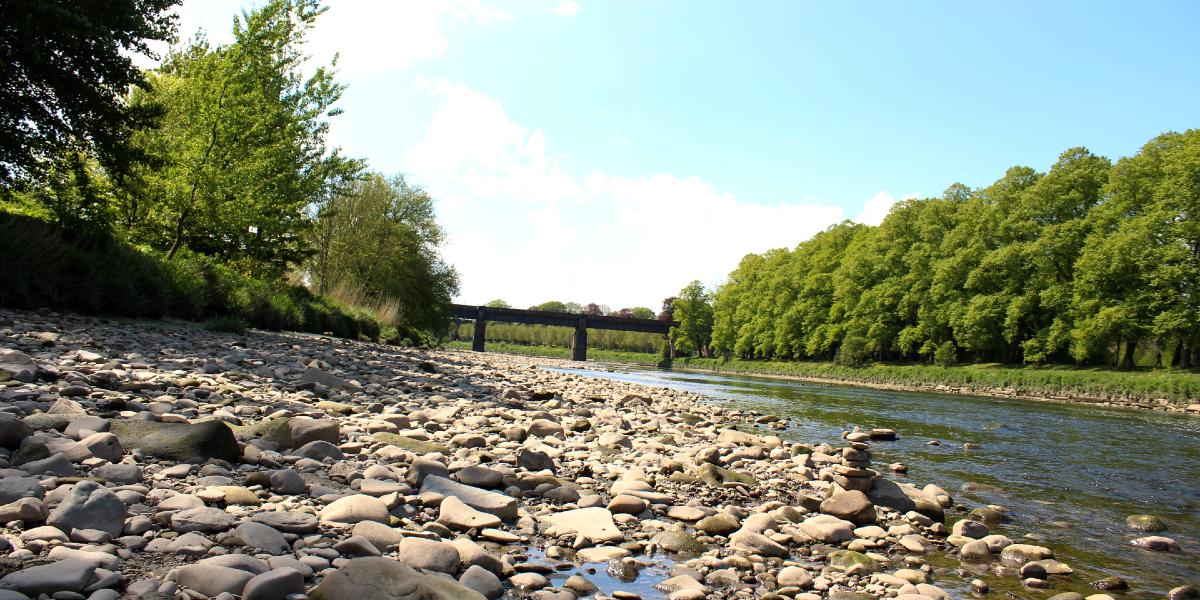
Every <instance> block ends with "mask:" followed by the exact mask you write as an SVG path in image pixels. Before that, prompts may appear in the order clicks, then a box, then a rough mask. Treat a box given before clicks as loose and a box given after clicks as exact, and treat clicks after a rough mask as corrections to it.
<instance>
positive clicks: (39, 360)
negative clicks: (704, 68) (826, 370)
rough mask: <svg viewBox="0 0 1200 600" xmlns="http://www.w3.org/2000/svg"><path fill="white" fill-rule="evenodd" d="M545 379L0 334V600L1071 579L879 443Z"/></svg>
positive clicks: (997, 514) (376, 353) (625, 591)
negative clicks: (790, 433)
mask: <svg viewBox="0 0 1200 600" xmlns="http://www.w3.org/2000/svg"><path fill="white" fill-rule="evenodd" d="M541 362H546V361H543V360H538V361H535V360H531V359H526V358H521V357H513V356H505V355H496V354H469V353H458V352H438V351H428V350H420V349H411V348H400V347H394V346H385V345H379V344H373V343H365V342H352V341H347V340H341V339H336V338H330V337H324V336H314V335H303V334H289V333H273V332H259V331H252V332H250V333H249V334H247V335H234V334H225V333H217V332H210V331H204V330H202V329H200V328H198V327H197V326H196V325H194V324H190V323H172V322H159V321H124V320H122V321H117V320H105V319H94V318H86V317H78V316H72V315H63V314H57V313H51V312H45V311H42V312H36V313H35V312H18V311H0V517H2V518H0V523H2V524H3V529H0V556H3V558H2V559H0V600H9V599H13V600H17V599H20V598H36V597H39V596H41V595H45V596H47V597H53V598H56V599H59V600H77V599H83V598H90V599H93V600H108V599H115V598H118V597H122V596H125V597H146V598H190V599H196V600H199V599H202V598H232V597H244V598H253V599H255V600H283V599H287V600H300V599H302V598H304V597H312V598H326V599H341V598H346V599H351V598H352V599H353V600H369V599H374V598H412V599H414V600H415V599H417V598H422V599H443V598H445V599H451V598H488V599H495V598H500V597H509V598H524V597H529V598H543V599H563V600H570V599H573V598H609V597H611V598H637V597H639V596H640V597H651V596H653V597H663V598H669V599H672V600H684V599H691V598H759V599H764V600H767V599H780V598H791V599H796V600H819V599H822V598H829V599H835V600H868V599H870V598H884V597H887V598H900V599H902V600H920V599H922V598H925V599H937V600H941V599H944V598H949V597H951V594H950V593H949V592H947V591H946V590H945V589H944V588H943V587H941V586H939V583H940V579H941V578H944V577H947V576H953V577H958V578H960V579H965V580H972V579H973V578H975V577H976V576H977V573H979V572H980V569H981V568H982V569H984V571H985V572H987V573H989V574H991V575H993V576H998V577H1006V578H1011V579H1013V580H1014V581H1019V582H1020V585H1021V586H1023V587H1024V588H1025V589H1026V590H1028V591H1030V593H1031V594H1032V592H1033V590H1037V591H1038V592H1037V594H1038V595H1037V596H1036V597H1052V595H1053V593H1054V588H1055V586H1060V585H1062V584H1064V583H1067V582H1072V579H1071V578H1072V572H1073V569H1072V568H1071V566H1069V565H1067V564H1064V563H1062V562H1059V561H1057V560H1055V558H1054V555H1053V552H1051V551H1050V550H1049V549H1048V548H1046V547H1043V546H1040V545H1036V541H1032V540H1013V539H1009V538H1007V537H1005V536H1003V535H998V534H993V533H992V531H991V529H990V528H989V522H994V520H995V519H999V518H1003V516H1004V515H1003V513H1004V509H1003V507H993V508H992V509H987V510H976V511H974V512H972V513H971V514H970V515H964V514H961V513H959V511H958V510H956V509H957V508H958V507H957V506H956V504H955V501H954V499H953V498H952V497H951V495H950V494H948V493H947V492H946V491H945V490H943V489H941V488H940V487H938V486H937V485H936V484H934V483H932V482H929V483H927V484H926V485H924V486H922V487H917V486H914V485H911V484H907V483H898V482H895V481H893V480H891V479H889V478H888V477H887V476H886V475H885V474H884V473H883V472H885V471H887V470H888V465H886V464H885V465H884V468H882V469H877V468H876V466H875V463H874V462H873V455H872V446H873V445H877V444H886V443H888V441H890V440H894V439H895V438H896V433H895V432H894V431H891V430H889V429H885V428H882V427H886V424H879V425H881V428H878V429H869V430H861V431H860V430H855V431H847V432H846V434H845V436H844V439H843V443H841V444H839V445H837V446H834V445H830V444H819V445H812V444H804V443H794V442H789V441H784V440H783V439H781V438H780V437H778V436H775V435H771V433H770V432H771V431H772V430H773V429H778V428H782V426H783V425H784V423H783V422H782V420H781V419H780V418H778V417H774V416H771V415H764V414H759V413H756V412H753V411H749V410H740V409H732V408H727V407H722V406H720V405H718V404H716V403H714V402H712V401H711V400H710V399H707V398H704V397H702V396H699V395H697V394H692V393H687V392H682V391H676V390H670V389H663V388H653V387H647V386H641V385H637V384H632V383H623V382H616V381H606V380H599V379H592V378H586V377H580V376H576V375H571V374H564V373H560V372H554V371H548V370H546V369H542V368H539V367H538V364H539V363H541ZM892 469H893V470H896V471H899V469H898V468H896V466H893V467H892ZM1160 525H1161V523H1159V522H1158V521H1157V517H1154V516H1152V515H1133V516H1131V517H1130V522H1129V527H1130V529H1131V530H1135V531H1139V532H1145V533H1142V534H1140V535H1142V536H1143V537H1139V538H1138V539H1136V540H1133V542H1131V543H1132V544H1133V545H1135V546H1137V547H1139V548H1143V549H1145V551H1146V552H1180V551H1181V549H1180V547H1179V544H1177V543H1176V542H1175V541H1174V540H1172V539H1171V538H1169V537H1165V536H1166V535H1169V532H1162V528H1161V527H1160ZM1026 542H1030V543H1026ZM1186 550H1187V549H1186V548H1185V549H1183V550H1182V551H1186ZM935 557H944V558H948V559H951V560H953V561H955V562H961V564H962V565H963V566H962V568H959V569H957V570H950V571H949V575H948V573H947V570H946V569H935V568H934V563H935V562H936V561H935ZM651 563H654V564H655V565H659V566H661V565H666V566H665V567H663V569H665V572H662V570H663V569H651V568H649V567H650V566H651ZM602 575H603V577H602ZM614 580H615V581H616V585H617V587H613V586H612V585H611V582H612V581H614ZM625 583H627V584H629V587H628V588H623V587H621V584H625ZM1074 583H1078V582H1074ZM1122 583H1123V580H1122V581H1098V582H1095V586H1094V587H1095V588H1096V589H1097V593H1095V594H1093V595H1091V596H1086V598H1088V599H1090V600H1107V599H1108V598H1109V597H1110V596H1109V595H1108V594H1109V592H1113V593H1120V592H1119V590H1121V589H1122V588H1121V585H1122ZM601 584H603V585H604V586H606V587H605V588H604V589H601V587H600V586H601ZM971 587H972V588H973V589H974V590H976V592H977V593H981V594H984V593H986V589H987V584H986V583H985V582H983V581H981V580H976V581H973V582H972V584H971ZM1074 587H1080V586H1078V585H1075V586H1074ZM635 589H636V590H638V591H633V590H635ZM648 590H649V591H648ZM651 591H652V592H653V594H651ZM991 595H993V596H996V597H999V596H1000V595H999V594H998V593H992V594H991ZM1067 596H1070V597H1071V598H1076V597H1078V598H1084V596H1082V595H1079V594H1075V593H1064V594H1059V595H1058V596H1053V597H1055V598H1057V600H1070V599H1069V598H1067ZM1171 596H1172V598H1173V600H1185V599H1188V598H1196V597H1197V594H1196V592H1195V590H1194V589H1192V588H1189V587H1180V588H1177V589H1175V590H1172V591H1171Z"/></svg>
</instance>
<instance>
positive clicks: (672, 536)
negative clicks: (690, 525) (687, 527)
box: [654, 529, 708, 554]
mask: <svg viewBox="0 0 1200 600" xmlns="http://www.w3.org/2000/svg"><path fill="white" fill-rule="evenodd" d="M654 543H656V544H658V547H659V548H662V549H663V550H666V551H667V552H678V553H680V554H703V553H704V552H708V546H706V545H704V544H702V543H700V542H699V541H697V540H696V536H694V535H692V534H690V533H688V532H686V531H680V530H678V529H668V530H666V531H663V532H662V533H660V534H658V535H656V536H654Z"/></svg>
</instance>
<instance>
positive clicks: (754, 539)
mask: <svg viewBox="0 0 1200 600" xmlns="http://www.w3.org/2000/svg"><path fill="white" fill-rule="evenodd" d="M729 542H730V545H731V546H732V547H733V548H734V549H735V550H744V551H746V552H749V553H750V554H752V555H758V556H778V557H787V556H788V549H787V548H785V547H783V546H782V545H780V544H779V543H777V542H775V541H773V540H771V538H769V537H767V536H765V535H763V534H761V533H755V532H753V531H747V530H746V529H744V528H743V529H741V530H739V531H738V532H737V533H734V534H733V535H731V536H729Z"/></svg>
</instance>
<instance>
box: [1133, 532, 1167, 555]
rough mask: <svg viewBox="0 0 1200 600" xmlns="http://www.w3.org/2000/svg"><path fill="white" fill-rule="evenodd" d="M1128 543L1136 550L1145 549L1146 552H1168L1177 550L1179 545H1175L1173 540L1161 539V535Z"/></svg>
mask: <svg viewBox="0 0 1200 600" xmlns="http://www.w3.org/2000/svg"><path fill="white" fill-rule="evenodd" d="M1129 543H1130V544H1133V545H1134V546H1137V547H1138V548H1145V549H1146V550H1154V551H1156V552H1170V551H1173V550H1179V544H1177V543H1175V540H1173V539H1171V538H1169V537H1163V536H1161V535H1151V536H1147V537H1140V538H1137V539H1136V540H1133V541H1131V542H1129Z"/></svg>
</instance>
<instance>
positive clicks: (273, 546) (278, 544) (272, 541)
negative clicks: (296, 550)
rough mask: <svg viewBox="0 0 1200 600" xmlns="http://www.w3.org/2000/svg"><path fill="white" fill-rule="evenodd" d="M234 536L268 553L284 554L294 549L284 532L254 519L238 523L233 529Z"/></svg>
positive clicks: (248, 546)
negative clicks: (285, 537)
mask: <svg viewBox="0 0 1200 600" xmlns="http://www.w3.org/2000/svg"><path fill="white" fill-rule="evenodd" d="M233 536H234V537H236V538H237V539H238V540H240V541H241V542H242V545H244V546H246V547H247V548H251V549H258V550H261V551H263V552H266V553H267V554H284V553H286V552H291V550H292V546H291V544H288V542H287V540H286V539H284V537H283V534H282V533H279V531H277V530H276V529H275V528H273V527H269V526H267V525H263V524H262V523H255V522H254V521H251V522H249V523H242V524H241V525H238V526H237V527H236V528H235V529H234V530H233Z"/></svg>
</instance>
